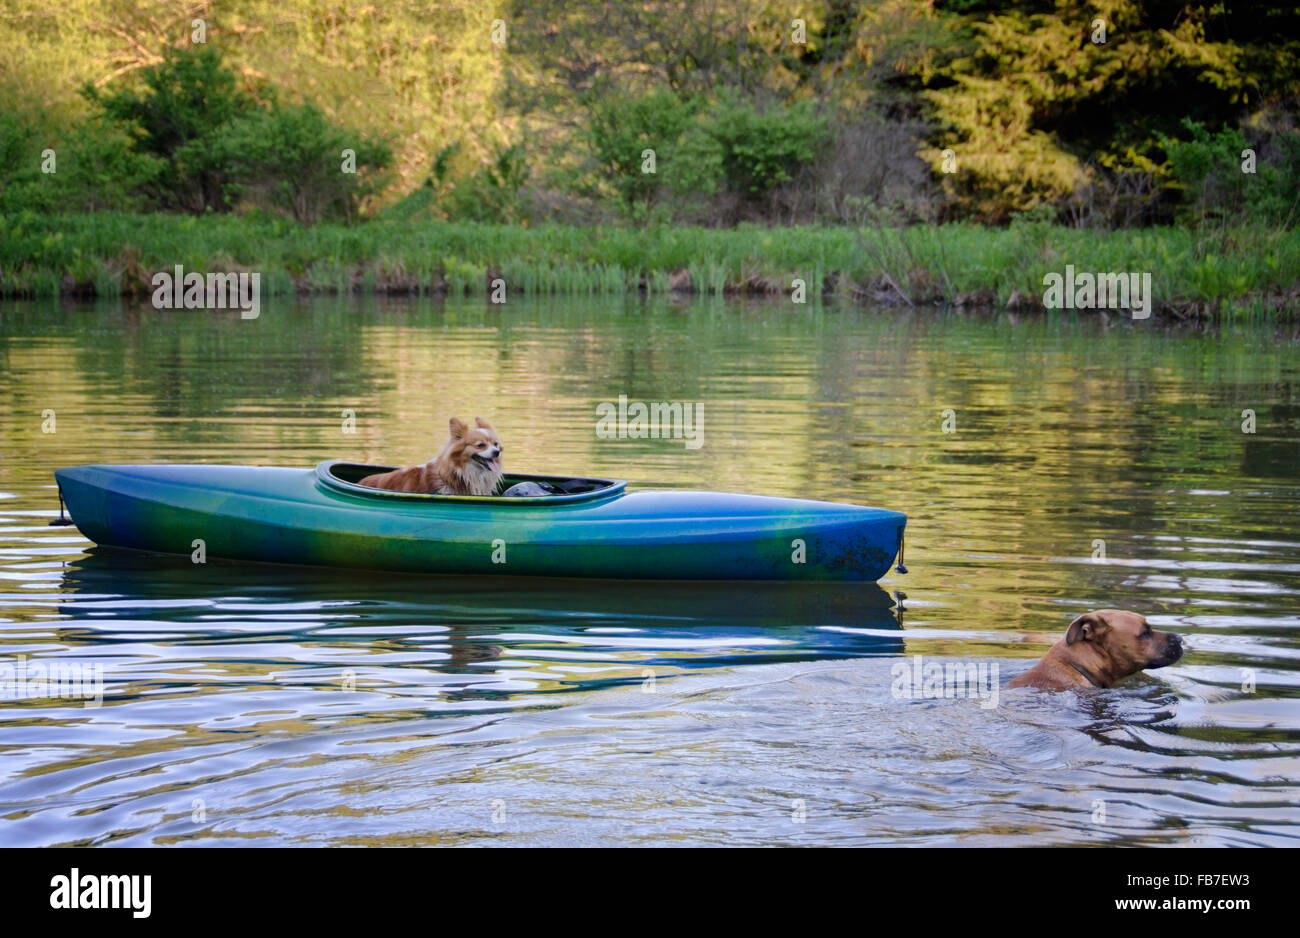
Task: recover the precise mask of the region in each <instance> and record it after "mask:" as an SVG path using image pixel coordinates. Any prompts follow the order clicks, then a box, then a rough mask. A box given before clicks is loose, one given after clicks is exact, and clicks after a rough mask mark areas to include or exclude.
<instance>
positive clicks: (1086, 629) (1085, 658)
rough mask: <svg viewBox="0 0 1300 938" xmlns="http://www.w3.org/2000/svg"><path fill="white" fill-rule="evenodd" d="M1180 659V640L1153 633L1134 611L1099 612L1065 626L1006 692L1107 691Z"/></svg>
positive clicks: (1008, 685) (1010, 684)
mask: <svg viewBox="0 0 1300 938" xmlns="http://www.w3.org/2000/svg"><path fill="white" fill-rule="evenodd" d="M1182 656H1183V640H1182V639H1181V638H1179V637H1178V636H1177V635H1176V634H1174V633H1173V632H1157V631H1156V630H1155V629H1153V628H1151V626H1149V625H1147V620H1146V619H1145V618H1143V617H1142V616H1140V615H1138V614H1137V613H1136V612H1128V611H1126V610H1124V609H1100V610H1098V611H1097V612H1087V613H1084V614H1083V615H1081V616H1079V618H1077V619H1075V620H1074V621H1073V622H1071V623H1070V627H1069V628H1068V629H1066V632H1065V638H1063V639H1061V640H1060V641H1058V642H1057V643H1056V644H1055V645H1053V646H1052V647H1051V648H1050V649H1048V652H1047V654H1046V655H1044V656H1043V657H1042V660H1040V661H1039V662H1038V664H1036V665H1034V666H1033V667H1032V668H1030V669H1029V670H1028V671H1026V672H1025V673H1024V674H1022V675H1020V676H1019V677H1016V678H1013V679H1012V680H1011V681H1010V682H1008V683H1007V687H1041V688H1044V689H1046V690H1069V689H1070V688H1074V687H1110V686H1111V685H1112V684H1114V683H1115V682H1116V681H1118V680H1119V679H1120V678H1124V677H1128V676H1129V675H1130V674H1136V673H1137V672H1139V671H1141V670H1142V669H1144V668H1163V667H1164V666H1165V665H1169V664H1173V663H1174V662H1175V661H1177V660H1178V659H1179V658H1181V657H1182Z"/></svg>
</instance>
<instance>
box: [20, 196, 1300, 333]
mask: <svg viewBox="0 0 1300 938" xmlns="http://www.w3.org/2000/svg"><path fill="white" fill-rule="evenodd" d="M178 264H179V265H181V266H183V267H184V268H185V270H186V271H187V272H188V271H198V272H203V273H208V272H218V271H232V270H235V271H238V270H249V271H257V272H260V273H261V275H262V291H263V293H264V295H272V296H274V295H288V294H295V293H338V292H374V293H407V294H410V293H444V292H452V293H461V294H470V295H477V294H484V295H486V294H487V293H488V292H489V290H490V289H491V287H490V284H491V282H492V281H493V280H495V279H496V278H500V279H502V280H504V281H505V283H506V285H507V289H508V291H511V292H514V293H519V292H522V293H525V294H560V295H578V294H619V293H625V292H628V291H639V290H641V291H646V292H649V293H670V292H690V293H699V294H724V293H726V294H751V295H759V294H770V295H777V294H782V293H785V294H789V293H790V291H791V289H792V284H793V283H794V281H795V280H796V279H798V280H802V281H803V282H804V283H805V284H806V290H807V297H808V300H809V301H816V300H817V299H818V298H820V297H827V296H830V297H837V298H840V299H842V300H850V301H860V302H870V303H889V304H915V305H924V304H956V305H978V306H994V305H997V306H1013V307H1014V306H1023V307H1028V308H1033V307H1036V306H1039V305H1041V302H1042V296H1043V290H1044V287H1043V277H1044V275H1045V274H1048V273H1051V272H1056V273H1063V272H1064V271H1065V268H1066V265H1073V266H1074V268H1075V270H1077V271H1080V272H1083V271H1087V272H1092V273H1097V272H1126V271H1137V272H1147V273H1150V274H1151V279H1152V294H1153V298H1154V302H1153V305H1154V308H1155V310H1156V311H1158V312H1163V313H1167V314H1172V315H1177V316H1184V317H1185V316H1203V315H1220V314H1239V313H1246V314H1255V315H1266V316H1282V315H1291V314H1294V313H1295V312H1296V311H1297V309H1300V231H1295V230H1293V231H1286V230H1276V229H1267V228H1259V227H1235V228H1233V227H1228V228H1223V227H1217V228H1205V229H1200V230H1191V229H1184V228H1147V229H1139V230H1124V231H1097V230H1081V229H1074V228H1065V227H1060V226H1054V225H1050V224H1047V223H1043V222H1023V223H1016V224H1012V225H1011V226H1009V227H1005V228H989V227H983V226H979V225H974V224H950V225H934V226H916V227H909V228H902V229H895V228H863V229H854V228H849V227H790V228H763V227H739V228H730V229H714V228H693V227H676V226H664V227H653V228H646V229H635V228H628V227H595V228H587V227H577V226H565V225H540V226H537V227H520V226H509V225H491V224H476V223H457V222H438V221H418V222H409V223H398V222H387V221H369V222H364V223H360V224H354V225H343V224H321V225H316V226H312V227H306V226H303V225H299V224H297V223H294V222H290V221H287V220H284V219H279V218H256V217H237V216H232V215H211V216H204V217H192V216H181V215H129V214H114V213H102V212H101V213H96V214H86V215H68V214H60V215H42V214H34V213H30V212H24V213H20V214H13V215H0V295H3V296H6V297H11V298H16V297H53V296H59V295H76V296H87V297H89V296H98V297H114V296H142V295H147V294H148V293H149V292H150V290H151V286H150V278H151V277H152V274H153V272H154V271H157V270H169V271H170V270H171V269H173V268H174V267H175V266H176V265H178Z"/></svg>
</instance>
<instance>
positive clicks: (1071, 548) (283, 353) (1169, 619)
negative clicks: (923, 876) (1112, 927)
mask: <svg viewBox="0 0 1300 938" xmlns="http://www.w3.org/2000/svg"><path fill="white" fill-rule="evenodd" d="M620 394H625V395H627V396H628V398H629V399H630V400H633V401H636V400H640V401H647V402H654V401H679V402H700V403H702V404H703V407H704V420H703V434H704V445H703V446H702V447H700V448H698V449H689V448H687V447H686V446H685V445H684V443H683V441H681V440H653V439H650V440H606V439H600V438H598V437H597V434H596V408H597V405H598V404H600V403H601V402H606V401H617V400H618V398H619V395H620ZM0 395H3V399H4V400H5V401H7V402H8V403H7V406H5V407H4V408H0V646H3V647H0V666H2V665H5V664H8V665H10V666H13V667H14V668H15V670H14V671H13V672H12V674H13V675H17V674H18V673H19V671H18V670H16V669H17V667H18V665H19V664H22V666H23V667H27V668H30V667H32V666H33V665H37V664H39V665H41V666H50V665H53V664H60V663H61V664H72V665H77V666H78V667H82V666H87V667H93V666H95V665H102V668H103V680H104V685H105V686H104V698H103V704H102V706H99V707H93V706H92V707H87V706H85V705H84V702H83V701H82V700H79V699H67V698H58V697H54V698H51V697H26V696H21V695H18V693H17V691H18V690H19V685H18V683H17V680H16V678H15V679H13V680H11V682H10V684H8V685H6V687H5V697H4V699H2V700H0V844H3V845H50V844H129V845H147V844H204V845H229V844H253V845H256V844H313V845H322V844H339V845H354V844H355V845H361V844H394V845H397V844H528V845H549V844H570V845H587V844H593V845H594V844H668V845H686V844H850V845H862V844H880V845H893V844H933V845H951V844H969V845H986V844H1011V845H1029V844H1070V843H1120V844H1177V845H1184V844H1198V845H1207V844H1208V845H1231V844H1256V845H1292V846H1294V845H1296V844H1297V842H1298V835H1300V812H1298V811H1297V808H1298V807H1300V758H1298V757H1300V707H1297V697H1298V696H1300V641H1298V639H1300V531H1297V518H1300V337H1298V335H1297V331H1296V329H1295V327H1293V326H1284V327H1276V326H1262V325H1255V326H1235V327H1224V328H1219V329H1211V330H1205V329H1204V328H1199V327H1198V328H1192V327H1178V328H1174V327H1169V326H1164V325H1160V324H1155V323H1151V322H1145V323H1136V324H1135V323H1131V322H1126V321H1123V320H1112V321H1110V322H1109V323H1107V322H1104V321H1101V320H1099V319H1094V318H1088V319H1079V318H1074V317H1053V318H1047V317H1038V316H1034V317H1024V318H1019V319H1017V318H1015V317H1011V316H1007V315H982V316H962V315H957V314H953V313H939V312H928V311H927V312H921V311H864V310H860V309H855V308H810V307H792V306H789V305H730V304H723V303H716V304H696V305H691V306H671V305H667V304H662V303H651V304H649V305H643V304H642V303H641V302H639V301H638V300H636V299H635V298H632V299H629V300H627V301H623V300H602V301H582V302H571V301H547V302H544V303H532V302H515V303H511V304H509V305H508V306H506V307H505V308H499V307H492V308H489V307H486V306H485V305H484V304H483V303H482V302H481V301H480V302H469V301H452V302H448V303H447V304H445V305H443V304H440V303H435V302H433V301H429V300H425V301H400V302H398V301H383V300H316V301H312V302H309V303H307V302H304V303H294V302H287V301H286V302H281V303H268V304H266V305H265V307H264V308H263V312H262V315H261V317H260V318H259V319H257V320H251V321H243V320H240V319H239V318H238V316H237V314H235V315H230V314H224V313H223V314H212V313H203V312H192V313H183V312H182V313H166V312H157V311H154V310H151V309H145V310H138V309H131V308H127V307H117V306H110V307H97V308H80V307H72V306H60V305H58V304H44V305H41V304H17V305H7V306H3V307H0ZM48 411H53V412H54V413H53V415H52V416H51V415H50V414H48V413H47V412H48ZM1244 411H1250V412H1252V413H1253V419H1254V427H1253V429H1254V432H1253V433H1249V432H1243V426H1245V429H1250V427H1249V424H1248V421H1249V420H1250V419H1251V416H1250V415H1249V414H1243V412H1244ZM945 412H948V413H945ZM452 414H456V415H459V416H461V417H462V418H472V417H473V416H475V415H482V416H484V417H488V418H490V419H492V420H493V422H494V423H495V425H496V427H497V429H498V430H499V431H500V433H501V436H502V438H503V440H504V441H505V444H506V457H507V460H506V464H507V467H508V468H510V469H513V470H515V471H539V472H548V471H554V472H557V473H559V472H580V473H588V474H595V475H608V476H614V477H620V478H627V479H629V480H631V482H632V484H633V485H650V486H673V487H699V488H709V489H722V490H732V491H740V492H753V493H765V494H773V495H798V496H807V497H813V498H824V499H831V500H841V501H854V502H859V503H863V504H873V505H879V506H882V507H888V508H895V509H898V510H901V511H904V512H906V513H907V514H908V515H909V518H910V521H909V526H908V541H907V566H908V567H909V569H910V572H909V573H907V574H906V575H899V574H891V575H890V576H889V577H887V578H886V579H885V580H883V581H882V582H881V583H880V585H879V586H877V585H874V584H867V585H858V586H853V587H815V588H812V589H808V588H798V589H797V588H794V587H792V586H782V585H780V584H773V585H764V586H761V587H756V586H754V585H735V584H731V585H728V584H693V585H687V584H671V583H654V582H647V583H636V584H627V583H622V584H601V583H592V582H537V581H534V582H528V581H510V580H505V579H501V580H496V579H483V580H474V579H460V580H439V579H437V578H427V577H413V576H385V575H381V574H369V573H353V572H346V571H327V570H313V569H310V568H291V567H265V566H256V565H238V564H227V563H221V562H216V561H210V562H209V563H207V564H206V565H196V564H193V563H191V562H190V560H189V558H185V557H182V558H170V557H159V556H152V555H145V554H132V553H127V552H117V551H111V550H103V549H94V548H92V545H90V544H89V543H88V542H87V541H86V540H85V539H84V538H82V537H81V536H80V535H79V534H78V533H77V531H76V529H75V528H67V527H63V528H60V527H48V526H47V523H48V521H49V520H50V519H51V518H53V517H55V516H56V515H57V513H58V512H57V501H56V497H55V490H54V488H53V478H52V471H53V470H54V469H55V468H57V467H59V466H66V465H76V464H80V463H91V462H140V463H149V462H164V461H165V462H213V463H248V464H259V465H290V466H304V467H305V466H311V465H313V464H315V463H316V462H318V461H320V460H324V459H329V458H343V459H350V460H356V461H371V462H380V463H383V462H387V463H406V464H409V463H412V462H416V461H420V460H423V459H424V458H426V457H427V456H428V455H429V454H430V453H431V451H433V450H435V449H436V448H437V446H438V445H439V444H440V443H441V442H442V440H443V439H444V437H445V427H446V420H447V418H448V417H449V416H450V415H452ZM51 420H52V421H53V422H52V423H51ZM44 430H53V431H54V432H43V431H44ZM347 431H351V432H347ZM946 431H951V432H946ZM1105 607H1122V608H1129V609H1134V610H1137V611H1139V612H1142V613H1143V614H1145V615H1146V616H1147V617H1148V618H1149V619H1150V620H1151V622H1152V623H1153V625H1155V627H1157V628H1162V629H1172V630H1173V631H1176V632H1178V633H1180V634H1181V635H1182V636H1183V638H1184V640H1185V643H1186V645H1187V646H1188V651H1187V654H1186V655H1185V657H1184V658H1183V660H1182V661H1181V662H1179V663H1178V664H1177V665H1175V666H1173V667H1169V668H1165V669H1162V670H1158V671H1153V672H1149V673H1147V674H1145V675H1139V676H1136V677H1134V678H1131V679H1130V680H1128V681H1126V682H1125V683H1123V684H1122V685H1121V686H1120V687H1118V688H1115V689H1112V690H1105V691H1091V692H1088V693H1082V694H1075V693H1045V692H1040V691H1032V690H1015V691H1006V690H1002V691H1001V692H1000V693H999V695H998V696H997V698H996V705H992V704H993V699H992V698H989V699H985V700H977V699H970V698H963V697H954V698H947V699H943V698H940V699H906V698H902V697H900V696H898V695H897V694H896V693H895V692H894V689H895V688H894V684H895V671H894V668H895V666H896V665H898V664H899V663H900V662H901V663H905V664H907V665H908V667H909V668H910V667H913V666H914V663H915V661H916V660H917V657H916V656H921V660H922V661H923V662H931V663H935V662H938V663H945V662H959V663H963V664H971V663H973V664H976V665H981V664H982V665H987V666H989V667H990V668H992V667H994V666H995V667H996V668H997V672H996V673H997V682H996V683H997V684H998V685H1001V684H1005V683H1006V681H1007V680H1009V679H1010V678H1011V677H1012V676H1014V675H1015V674H1018V673H1020V671H1022V670H1023V669H1024V668H1026V667H1028V666H1029V664H1030V663H1031V662H1032V661H1033V660H1034V659H1036V658H1037V657H1038V656H1039V655H1041V654H1042V652H1043V651H1044V650H1045V649H1046V647H1047V646H1048V644H1050V643H1051V642H1052V641H1054V640H1055V638H1056V637H1057V636H1058V635H1059V634H1060V633H1061V632H1063V630H1064V628H1065V626H1066V625H1067V624H1068V623H1069V621H1070V620H1071V619H1072V618H1073V617H1074V616H1076V615H1078V614H1079V613H1081V612H1084V611H1087V610H1089V609H1094V608H1105ZM24 673H26V672H24ZM990 673H992V672H990ZM0 676H3V672H0ZM33 680H34V679H33ZM26 689H27V690H31V689H32V686H31V685H28V686H27V688H26ZM18 696H21V699H15V698H16V697H18Z"/></svg>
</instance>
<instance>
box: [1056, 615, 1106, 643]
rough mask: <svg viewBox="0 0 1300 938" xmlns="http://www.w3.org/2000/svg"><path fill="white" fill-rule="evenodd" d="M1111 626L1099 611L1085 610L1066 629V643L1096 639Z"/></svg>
mask: <svg viewBox="0 0 1300 938" xmlns="http://www.w3.org/2000/svg"><path fill="white" fill-rule="evenodd" d="M1109 628H1110V625H1109V624H1107V622H1106V620H1105V619H1104V618H1103V617H1102V615H1101V613H1099V612H1085V613H1084V614H1083V615H1081V616H1079V618H1077V619H1075V620H1074V621H1073V622H1071V623H1070V627H1069V628H1068V629H1066V631H1065V644H1067V645H1073V644H1074V643H1075V642H1078V641H1084V642H1092V641H1096V639H1097V636H1098V635H1100V634H1101V633H1102V632H1104V631H1106V630H1107V629H1109Z"/></svg>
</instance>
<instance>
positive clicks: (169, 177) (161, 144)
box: [82, 46, 257, 212]
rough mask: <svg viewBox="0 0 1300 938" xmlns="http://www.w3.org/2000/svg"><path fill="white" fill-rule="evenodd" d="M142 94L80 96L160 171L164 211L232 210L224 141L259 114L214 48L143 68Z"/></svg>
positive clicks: (88, 90)
mask: <svg viewBox="0 0 1300 938" xmlns="http://www.w3.org/2000/svg"><path fill="white" fill-rule="evenodd" d="M140 78H141V80H142V82H143V88H140V89H135V88H129V89H124V90H122V91H119V92H117V93H115V94H111V95H104V94H101V93H100V92H99V91H98V90H97V89H95V88H94V87H93V86H91V85H86V86H85V87H84V88H83V90H82V94H83V95H84V96H85V97H86V99H87V100H89V101H90V102H91V103H92V104H95V105H97V106H98V107H99V108H101V109H102V112H103V114H104V115H105V116H106V117H108V118H109V119H110V120H113V121H117V122H120V123H121V124H122V125H123V126H125V127H126V128H129V132H130V133H131V134H132V135H133V136H134V140H135V145H134V149H135V150H136V152H138V153H141V154H145V155H149V156H153V157H155V158H157V159H158V160H160V161H161V163H162V165H161V168H160V170H159V172H158V174H157V179H156V183H155V184H154V185H153V187H152V191H153V195H154V198H155V200H156V202H157V203H158V205H159V206H160V207H162V208H169V209H181V210H183V211H189V212H203V211H206V210H209V209H212V210H216V211H225V210H227V209H229V207H230V200H231V196H232V193H231V191H229V189H228V186H229V182H230V179H229V174H228V172H227V170H228V167H227V165H226V163H225V161H224V154H225V150H224V148H223V147H222V145H221V142H220V138H221V136H222V135H223V134H225V133H226V132H227V131H228V129H229V127H230V125H231V124H232V123H234V121H236V120H237V119H239V118H241V117H246V116H248V115H250V114H252V113H253V112H254V110H255V109H256V107H257V104H256V101H255V100H254V98H253V97H252V96H251V95H249V94H247V93H246V92H244V91H242V90H240V89H239V87H238V86H237V82H236V78H235V74H234V73H233V72H231V71H230V70H229V69H227V68H225V66H224V65H223V64H222V60H221V53H220V52H219V51H218V50H217V49H216V48H214V47H209V46H204V47H203V48H201V49H194V48H193V47H190V48H182V49H171V50H169V51H168V52H167V54H166V57H165V58H164V60H163V61H162V62H161V63H160V64H158V65H154V66H151V67H149V68H143V69H140Z"/></svg>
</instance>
